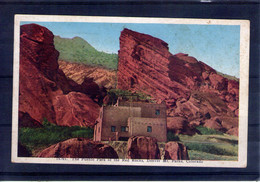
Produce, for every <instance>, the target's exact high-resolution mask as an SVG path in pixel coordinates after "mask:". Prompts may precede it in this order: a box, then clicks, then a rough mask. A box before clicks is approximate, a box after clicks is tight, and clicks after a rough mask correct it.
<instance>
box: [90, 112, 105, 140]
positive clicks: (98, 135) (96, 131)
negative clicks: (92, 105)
mask: <svg viewBox="0 0 260 182" xmlns="http://www.w3.org/2000/svg"><path fill="white" fill-rule="evenodd" d="M103 112H104V107H101V109H100V112H99V117H98V118H97V120H96V122H97V124H96V125H95V127H94V138H93V140H94V141H101V134H102V124H103Z"/></svg>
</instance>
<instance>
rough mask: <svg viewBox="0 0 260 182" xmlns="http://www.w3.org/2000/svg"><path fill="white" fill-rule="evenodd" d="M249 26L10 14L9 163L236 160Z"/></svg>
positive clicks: (244, 106) (243, 138) (241, 150)
mask: <svg viewBox="0 0 260 182" xmlns="http://www.w3.org/2000/svg"><path fill="white" fill-rule="evenodd" d="M249 26H250V22H249V21H248V20H227V19H175V18H140V17H139V18H138V17H93V16H53V15H16V16H15V26H14V27H15V31H14V67H13V70H14V72H13V76H14V77H13V78H14V79H13V115H12V119H13V121H12V122H13V123H12V159H11V160H12V162H14V163H46V164H47V163H48V164H82V165H88V164H89V165H137V166H188V167H234V168H243V167H246V165H247V128H248V126H247V125H248V78H249V32H250V31H249Z"/></svg>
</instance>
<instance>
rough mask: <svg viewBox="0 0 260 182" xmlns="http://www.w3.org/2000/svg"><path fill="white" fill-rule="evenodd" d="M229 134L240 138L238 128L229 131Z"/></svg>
mask: <svg viewBox="0 0 260 182" xmlns="http://www.w3.org/2000/svg"><path fill="white" fill-rule="evenodd" d="M227 134H229V135H235V136H238V128H237V127H235V128H231V129H230V130H228V131H227Z"/></svg>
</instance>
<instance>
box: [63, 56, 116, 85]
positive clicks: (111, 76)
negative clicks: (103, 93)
mask: <svg viewBox="0 0 260 182" xmlns="http://www.w3.org/2000/svg"><path fill="white" fill-rule="evenodd" d="M59 68H60V69H61V70H62V71H63V72H64V73H65V75H66V76H67V77H68V78H70V79H72V80H74V81H75V82H77V83H78V84H82V82H83V81H84V78H85V77H87V78H93V80H94V82H95V83H97V84H98V85H99V86H100V87H105V88H108V89H111V88H116V81H117V78H116V71H113V70H108V69H104V68H99V67H92V66H89V65H84V64H79V63H71V62H66V61H62V60H59Z"/></svg>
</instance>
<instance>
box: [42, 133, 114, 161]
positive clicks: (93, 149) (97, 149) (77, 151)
mask: <svg viewBox="0 0 260 182" xmlns="http://www.w3.org/2000/svg"><path fill="white" fill-rule="evenodd" d="M38 157H45V158H58V157H59V158H109V159H116V158H118V155H117V153H116V151H115V150H114V149H113V148H112V147H111V146H109V145H106V144H102V143H99V142H94V141H91V140H88V139H85V138H72V139H69V140H66V141H63V142H59V143H57V144H54V145H52V146H50V147H48V148H46V149H44V150H43V151H41V152H40V153H39V154H38Z"/></svg>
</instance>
